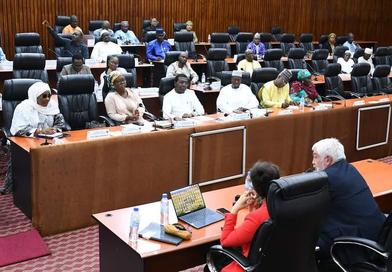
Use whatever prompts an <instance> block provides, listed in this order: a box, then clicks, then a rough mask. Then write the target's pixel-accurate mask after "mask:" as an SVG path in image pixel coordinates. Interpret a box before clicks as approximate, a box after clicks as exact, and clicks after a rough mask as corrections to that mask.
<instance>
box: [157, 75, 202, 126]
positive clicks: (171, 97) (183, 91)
mask: <svg viewBox="0 0 392 272" xmlns="http://www.w3.org/2000/svg"><path fill="white" fill-rule="evenodd" d="M188 86H189V79H188V77H187V76H186V75H183V74H180V75H177V76H176V77H175V79H174V89H173V90H171V91H170V92H168V93H167V94H166V95H165V97H164V98H163V106H162V112H163V118H165V119H171V120H181V119H182V118H190V117H193V116H196V115H203V114H204V108H203V106H202V105H201V103H200V101H199V99H198V98H197V96H196V94H195V92H194V91H191V90H189V89H188Z"/></svg>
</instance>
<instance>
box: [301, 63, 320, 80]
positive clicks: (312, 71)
mask: <svg viewBox="0 0 392 272" xmlns="http://www.w3.org/2000/svg"><path fill="white" fill-rule="evenodd" d="M305 63H306V67H308V68H309V70H310V72H311V73H312V75H315V76H319V75H320V73H317V72H316V71H315V70H314V69H313V67H312V66H311V65H310V64H309V63H307V62H306V61H305ZM315 80H316V81H317V79H315Z"/></svg>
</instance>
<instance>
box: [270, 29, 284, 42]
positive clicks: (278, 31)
mask: <svg viewBox="0 0 392 272" xmlns="http://www.w3.org/2000/svg"><path fill="white" fill-rule="evenodd" d="M271 34H272V36H273V38H274V39H275V41H277V42H280V39H281V38H282V29H281V28H280V26H273V27H271Z"/></svg>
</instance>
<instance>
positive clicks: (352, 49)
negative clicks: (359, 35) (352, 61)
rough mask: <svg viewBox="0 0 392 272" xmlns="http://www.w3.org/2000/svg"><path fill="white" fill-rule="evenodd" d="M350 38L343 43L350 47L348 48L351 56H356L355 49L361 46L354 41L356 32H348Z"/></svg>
mask: <svg viewBox="0 0 392 272" xmlns="http://www.w3.org/2000/svg"><path fill="white" fill-rule="evenodd" d="M347 37H348V40H347V41H346V42H345V43H344V44H343V46H346V47H347V48H348V50H350V53H351V56H354V54H355V51H357V49H359V48H361V47H360V46H359V44H357V43H356V42H355V41H354V34H353V33H348V34H347Z"/></svg>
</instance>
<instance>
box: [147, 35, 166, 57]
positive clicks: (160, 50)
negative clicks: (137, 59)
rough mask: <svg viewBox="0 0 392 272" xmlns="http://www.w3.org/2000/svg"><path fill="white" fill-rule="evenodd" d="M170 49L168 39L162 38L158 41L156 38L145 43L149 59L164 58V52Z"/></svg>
mask: <svg viewBox="0 0 392 272" xmlns="http://www.w3.org/2000/svg"><path fill="white" fill-rule="evenodd" d="M170 50H171V45H170V43H169V42H168V41H166V40H163V41H162V42H161V43H159V42H158V41H157V40H156V39H155V40H153V41H151V42H149V44H148V45H147V59H148V60H150V61H154V60H157V59H158V58H160V59H161V60H163V59H165V55H166V52H169V51H170Z"/></svg>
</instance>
